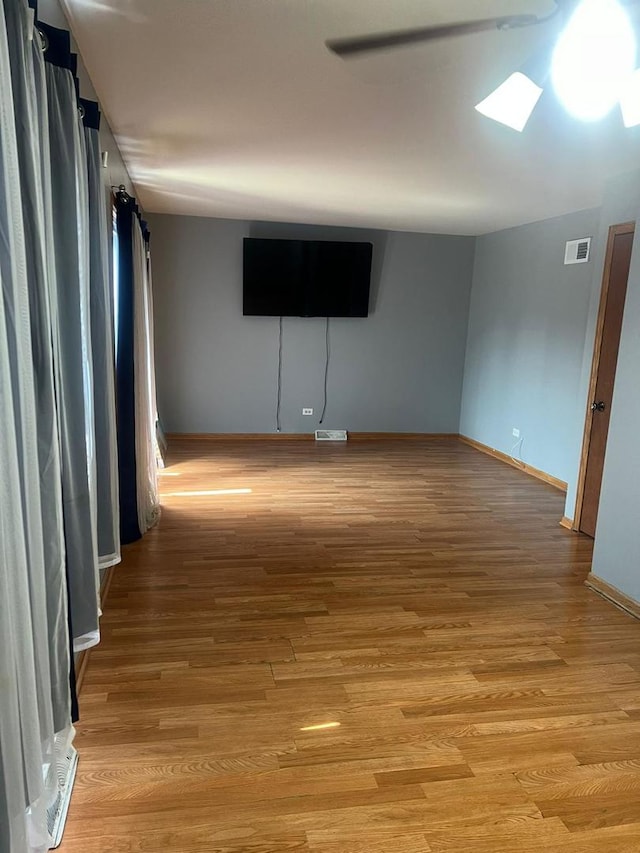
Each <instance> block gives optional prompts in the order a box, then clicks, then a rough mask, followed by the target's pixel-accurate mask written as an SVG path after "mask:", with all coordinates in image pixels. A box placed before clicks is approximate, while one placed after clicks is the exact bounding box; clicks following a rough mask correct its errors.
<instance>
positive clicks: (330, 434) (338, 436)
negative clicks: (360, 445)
mask: <svg viewBox="0 0 640 853" xmlns="http://www.w3.org/2000/svg"><path fill="white" fill-rule="evenodd" d="M346 440H347V431H346V429H317V430H316V441H346Z"/></svg>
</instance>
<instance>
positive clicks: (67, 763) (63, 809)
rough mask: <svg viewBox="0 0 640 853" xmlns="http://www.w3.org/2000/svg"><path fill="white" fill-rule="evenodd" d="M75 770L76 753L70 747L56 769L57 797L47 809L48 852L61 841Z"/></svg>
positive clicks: (76, 764) (76, 762)
mask: <svg viewBox="0 0 640 853" xmlns="http://www.w3.org/2000/svg"><path fill="white" fill-rule="evenodd" d="M77 768H78V753H77V752H76V750H75V748H74V747H73V746H71V745H70V746H69V748H68V750H67V752H66V753H65V755H64V757H63V759H62V761H60V764H59V767H58V796H57V797H56V799H55V802H54V803H53V805H51V806H50V807H49V809H47V823H48V829H49V849H50V850H53V849H55V848H56V847H58V846H59V845H60V843H61V841H62V833H63V832H64V825H65V822H66V820H67V812H68V811H69V802H70V800H71V791H72V790H73V783H74V782H75V778H76V770H77Z"/></svg>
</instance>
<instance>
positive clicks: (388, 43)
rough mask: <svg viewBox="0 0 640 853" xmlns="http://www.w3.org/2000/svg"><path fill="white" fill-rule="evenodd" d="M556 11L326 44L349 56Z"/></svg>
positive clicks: (529, 20)
mask: <svg viewBox="0 0 640 853" xmlns="http://www.w3.org/2000/svg"><path fill="white" fill-rule="evenodd" d="M557 11H558V8H556V9H555V10H554V11H553V12H552V13H551V14H550V15H548V16H547V17H545V18H538V17H537V16H536V15H509V16H506V17H502V18H484V19H481V20H479V21H468V22H466V23H459V24H440V25H438V26H435V27H420V28H418V29H413V30H400V31H396V32H391V33H380V34H378V35H371V36H356V37H355V38H342V39H330V40H329V41H327V42H326V45H327V47H328V48H329V50H331V51H333V53H335V54H336V55H337V56H340V57H342V58H347V57H350V56H357V55H358V54H361V53H368V52H369V51H374V50H386V49H388V48H394V47H405V46H406V45H410V44H418V43H420V42H429V41H435V40H437V39H445V38H452V37H454V36H466V35H471V34H473V33H482V32H486V31H487V30H514V29H518V28H520V27H531V26H535V25H536V24H542V23H544V22H545V21H548V20H549V19H550V18H552V17H554V16H555V15H556V13H557Z"/></svg>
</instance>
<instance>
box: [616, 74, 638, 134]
mask: <svg viewBox="0 0 640 853" xmlns="http://www.w3.org/2000/svg"><path fill="white" fill-rule="evenodd" d="M620 109H621V110H622V120H623V121H624V126H625V127H636V125H638V124H640V68H636V70H635V71H634V72H633V74H632V75H631V76H630V77H629V78H628V80H627V82H626V84H625V86H624V88H623V90H622V96H621V97H620Z"/></svg>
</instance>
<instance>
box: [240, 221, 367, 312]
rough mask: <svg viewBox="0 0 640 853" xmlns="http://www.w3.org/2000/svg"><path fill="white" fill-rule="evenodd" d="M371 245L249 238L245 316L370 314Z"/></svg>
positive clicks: (245, 283) (244, 276)
mask: <svg viewBox="0 0 640 853" xmlns="http://www.w3.org/2000/svg"><path fill="white" fill-rule="evenodd" d="M372 253H373V246H372V244H371V243H346V242H334V241H329V240H326V241H325V240H265V239H261V238H256V237H245V240H244V246H243V256H244V263H243V314H244V315H245V316H259V317H367V316H368V314H369V286H370V281H371V258H372Z"/></svg>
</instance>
